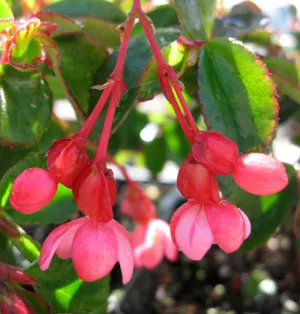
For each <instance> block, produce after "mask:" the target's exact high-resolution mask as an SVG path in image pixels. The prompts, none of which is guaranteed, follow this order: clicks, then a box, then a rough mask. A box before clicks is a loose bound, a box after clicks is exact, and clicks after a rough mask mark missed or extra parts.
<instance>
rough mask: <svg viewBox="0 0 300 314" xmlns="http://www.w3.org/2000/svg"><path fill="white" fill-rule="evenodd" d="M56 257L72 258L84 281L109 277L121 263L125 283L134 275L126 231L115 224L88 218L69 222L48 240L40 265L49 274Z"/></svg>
mask: <svg viewBox="0 0 300 314" xmlns="http://www.w3.org/2000/svg"><path fill="white" fill-rule="evenodd" d="M55 253H56V255H57V256H58V257H60V258H62V259H68V258H72V261H73V264H74V267H75V270H76V272H77V274H78V276H79V278H81V279H82V280H84V281H94V280H97V279H100V278H103V277H104V276H106V275H107V274H108V273H109V272H110V271H111V270H112V268H113V267H114V265H115V264H116V263H117V262H119V263H120V266H121V271H122V276H123V283H124V284H126V283H127V282H128V281H129V280H130V278H131V276H132V273H133V266H134V262H133V256H132V248H131V244H130V238H129V235H128V233H127V231H126V230H125V229H124V227H123V226H121V225H120V224H119V223H118V222H117V221H116V220H114V219H112V220H110V221H108V222H98V221H95V220H91V219H88V218H87V217H83V218H78V219H75V220H73V221H71V222H67V223H65V224H63V225H60V226H59V227H57V228H56V229H54V230H53V231H52V232H51V233H50V234H49V236H48V237H47V239H46V240H45V242H44V244H43V247H42V251H41V255H40V258H39V264H40V267H41V269H42V270H46V269H47V268H48V267H49V265H50V263H51V260H52V258H53V255H54V254H55Z"/></svg>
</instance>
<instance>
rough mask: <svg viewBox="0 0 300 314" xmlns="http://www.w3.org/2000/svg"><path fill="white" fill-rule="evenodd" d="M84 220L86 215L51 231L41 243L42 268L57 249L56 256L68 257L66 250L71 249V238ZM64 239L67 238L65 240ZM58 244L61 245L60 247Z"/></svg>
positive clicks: (44, 268)
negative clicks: (57, 253)
mask: <svg viewBox="0 0 300 314" xmlns="http://www.w3.org/2000/svg"><path fill="white" fill-rule="evenodd" d="M86 222H87V219H86V217H83V218H79V219H75V220H72V221H70V222H67V223H65V224H63V225H60V226H59V227H57V228H55V229H54V230H52V231H51V233H50V234H49V235H48V237H47V238H46V240H45V242H44V244H43V247H42V250H41V254H40V258H39V264H40V267H41V269H42V270H46V269H47V268H48V267H49V265H50V263H51V260H52V258H53V255H54V253H55V251H57V250H59V255H58V256H60V257H61V256H62V257H63V258H67V256H69V257H70V255H69V253H68V252H69V251H70V250H71V246H72V239H73V238H74V235H75V233H76V231H77V230H78V229H79V228H80V227H81V226H82V225H83V224H84V223H86ZM65 239H67V240H66V242H65ZM60 245H62V247H61V248H60Z"/></svg>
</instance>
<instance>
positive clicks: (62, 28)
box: [36, 11, 81, 36]
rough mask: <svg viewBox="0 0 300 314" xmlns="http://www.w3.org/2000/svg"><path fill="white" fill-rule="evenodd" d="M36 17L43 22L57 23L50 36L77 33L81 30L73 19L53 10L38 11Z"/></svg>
mask: <svg viewBox="0 0 300 314" xmlns="http://www.w3.org/2000/svg"><path fill="white" fill-rule="evenodd" d="M36 17H37V18H38V19H40V20H41V21H43V22H48V23H53V24H56V25H57V28H56V30H55V32H54V33H52V34H51V36H56V35H61V34H62V33H77V32H80V31H81V28H80V27H79V25H77V24H76V23H75V21H73V20H71V19H70V18H68V17H66V16H62V15H60V14H57V13H55V12H44V11H40V12H38V13H37V14H36Z"/></svg>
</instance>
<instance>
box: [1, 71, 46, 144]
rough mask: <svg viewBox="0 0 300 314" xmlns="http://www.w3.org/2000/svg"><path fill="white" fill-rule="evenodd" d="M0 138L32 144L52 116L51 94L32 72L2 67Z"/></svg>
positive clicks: (40, 134)
mask: <svg viewBox="0 0 300 314" xmlns="http://www.w3.org/2000/svg"><path fill="white" fill-rule="evenodd" d="M0 93H1V99H0V141H2V142H4V143H11V144H20V145H33V144H35V143H36V142H37V141H38V140H39V139H40V137H41V136H42V134H43V132H44V129H45V126H46V125H47V123H48V121H49V120H50V117H51V111H52V95H51V91H50V90H49V88H48V85H47V84H46V82H45V80H44V79H43V78H42V77H41V75H40V74H38V73H35V72H19V71H17V70H15V69H14V68H12V67H10V66H5V67H4V71H3V73H2V74H1V76H0Z"/></svg>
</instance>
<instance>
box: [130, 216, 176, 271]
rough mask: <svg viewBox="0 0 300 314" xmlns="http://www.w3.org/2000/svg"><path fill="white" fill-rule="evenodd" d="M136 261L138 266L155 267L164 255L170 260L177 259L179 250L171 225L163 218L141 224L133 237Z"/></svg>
mask: <svg viewBox="0 0 300 314" xmlns="http://www.w3.org/2000/svg"><path fill="white" fill-rule="evenodd" d="M131 241H132V247H133V251H134V261H135V265H136V267H137V268H139V267H142V266H144V267H146V268H149V269H153V268H155V267H156V266H157V265H158V264H159V263H160V262H161V261H162V259H163V257H164V255H165V256H166V257H167V258H168V259H169V260H170V261H175V260H176V259H177V255H178V250H177V248H176V246H175V245H174V244H173V242H172V238H171V234H170V226H169V224H168V223H167V222H165V221H164V220H161V219H152V220H150V221H149V222H147V223H146V224H139V225H137V227H136V228H135V230H134V231H133V233H132V237H131Z"/></svg>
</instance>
